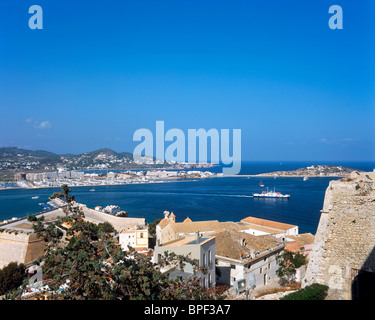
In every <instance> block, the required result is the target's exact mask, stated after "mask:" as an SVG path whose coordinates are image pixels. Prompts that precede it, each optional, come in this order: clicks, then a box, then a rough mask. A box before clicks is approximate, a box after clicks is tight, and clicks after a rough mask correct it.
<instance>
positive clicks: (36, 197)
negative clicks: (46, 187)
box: [31, 196, 39, 199]
mask: <svg viewBox="0 0 375 320" xmlns="http://www.w3.org/2000/svg"><path fill="white" fill-rule="evenodd" d="M31 199H39V196H35V197H31Z"/></svg>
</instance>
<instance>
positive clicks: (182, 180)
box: [0, 179, 198, 191]
mask: <svg viewBox="0 0 375 320" xmlns="http://www.w3.org/2000/svg"><path fill="white" fill-rule="evenodd" d="M191 181H198V180H196V179H193V180H189V179H180V180H175V181H155V182H139V183H108V184H99V185H98V184H86V185H84V186H69V185H68V187H69V188H86V187H106V186H129V185H139V184H155V183H174V182H191ZM54 188H60V186H45V187H27V188H23V187H19V188H16V187H12V188H0V191H3V190H39V189H54Z"/></svg>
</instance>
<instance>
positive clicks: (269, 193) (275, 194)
mask: <svg viewBox="0 0 375 320" xmlns="http://www.w3.org/2000/svg"><path fill="white" fill-rule="evenodd" d="M253 197H254V198H281V199H289V198H290V195H289V194H282V193H280V192H276V191H275V188H274V190H273V191H268V188H267V192H266V191H262V193H254V194H253Z"/></svg>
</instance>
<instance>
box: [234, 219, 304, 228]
mask: <svg viewBox="0 0 375 320" xmlns="http://www.w3.org/2000/svg"><path fill="white" fill-rule="evenodd" d="M241 222H247V223H251V224H255V225H260V226H264V227H269V228H275V229H280V230H289V229H291V228H295V227H297V226H295V225H292V224H287V223H281V222H277V221H271V220H266V219H260V218H255V217H247V218H245V219H242V220H241Z"/></svg>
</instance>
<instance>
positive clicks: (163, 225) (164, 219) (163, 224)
mask: <svg viewBox="0 0 375 320" xmlns="http://www.w3.org/2000/svg"><path fill="white" fill-rule="evenodd" d="M169 222H170V220H169V219H168V218H163V219H161V221H160V222H159V223H158V226H161V227H165V226H167V225H168V224H169Z"/></svg>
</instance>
